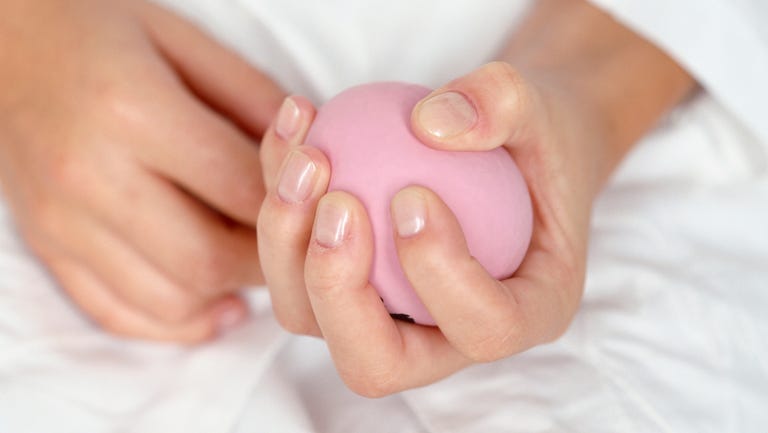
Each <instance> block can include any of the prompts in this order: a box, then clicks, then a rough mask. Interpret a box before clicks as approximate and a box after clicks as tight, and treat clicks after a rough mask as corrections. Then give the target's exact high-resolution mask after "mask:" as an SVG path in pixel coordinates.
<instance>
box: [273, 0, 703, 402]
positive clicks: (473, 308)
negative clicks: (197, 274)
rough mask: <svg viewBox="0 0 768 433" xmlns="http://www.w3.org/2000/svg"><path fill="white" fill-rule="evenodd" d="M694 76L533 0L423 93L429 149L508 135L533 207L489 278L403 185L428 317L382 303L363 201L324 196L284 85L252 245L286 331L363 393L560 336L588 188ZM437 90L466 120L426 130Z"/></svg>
mask: <svg viewBox="0 0 768 433" xmlns="http://www.w3.org/2000/svg"><path fill="white" fill-rule="evenodd" d="M695 87H696V84H695V82H694V80H693V79H692V78H691V77H690V76H689V75H688V74H687V73H686V72H685V71H684V70H683V69H682V68H681V67H680V66H678V65H677V64H676V63H675V62H674V61H673V60H671V59H670V58H669V57H668V56H666V55H665V54H664V53H663V52H662V51H660V50H659V49H657V48H656V47H654V46H652V45H651V44H649V43H648V42H647V41H645V40H643V39H642V38H641V37H639V36H637V35H636V34H634V33H632V32H631V31H630V30H628V29H627V28H625V27H623V26H622V25H620V24H618V23H617V22H615V21H614V20H613V19H611V17H609V16H607V15H606V14H604V13H602V12H601V11H599V10H597V9H595V8H594V7H592V6H591V5H589V4H587V3H585V2H582V1H578V0H540V1H538V2H537V3H536V4H535V6H534V7H533V8H532V9H531V10H530V12H529V14H528V16H527V18H526V20H525V21H524V22H523V24H522V25H521V26H520V27H519V28H518V30H517V31H516V32H515V33H514V34H513V35H512V36H511V38H510V42H509V45H508V47H507V48H506V49H505V50H504V52H503V53H502V55H501V56H500V61H498V62H493V63H490V64H487V65H484V66H482V67H481V68H479V69H477V70H475V71H474V72H472V73H470V74H468V75H466V76H464V77H460V78H458V79H456V80H454V81H451V82H450V83H447V84H446V85H444V86H443V87H441V88H439V89H437V90H435V91H434V92H433V93H432V94H431V95H430V96H428V97H427V98H425V99H424V100H423V101H422V102H420V103H419V104H418V105H417V106H416V107H415V108H414V112H413V115H412V118H411V123H412V125H411V126H412V129H413V131H414V133H415V134H417V136H418V137H419V138H420V139H421V140H422V141H423V142H424V143H425V144H426V145H428V146H432V147H435V148H438V149H451V150H482V149H492V148H496V147H499V146H503V147H504V148H506V149H507V150H508V151H509V152H510V154H511V155H512V156H513V157H514V159H515V160H516V161H517V163H518V166H519V167H520V169H521V171H522V173H523V175H524V177H525V178H526V181H527V182H528V185H529V189H530V193H531V197H532V200H533V204H534V233H533V239H532V243H531V247H530V249H529V251H528V253H527V256H526V258H525V260H524V262H523V264H522V265H521V267H520V268H519V270H518V271H517V272H516V273H515V275H514V276H513V277H512V278H510V279H507V280H504V281H496V280H494V279H493V278H491V277H490V276H489V275H488V274H487V272H486V271H485V270H484V269H483V268H482V266H480V265H479V264H478V263H477V262H476V261H475V260H474V259H473V258H472V257H471V255H470V254H469V252H468V250H467V247H466V242H465V240H464V237H463V235H462V232H461V229H460V227H459V226H458V224H457V222H456V220H455V218H454V216H453V215H452V213H451V212H450V210H449V209H448V208H447V207H446V206H445V204H444V203H443V202H442V201H441V200H440V198H439V197H438V196H436V195H435V194H434V193H432V192H431V191H429V190H427V189H425V188H422V187H419V186H411V187H408V188H405V189H404V190H402V191H401V192H399V193H398V194H397V195H396V196H395V197H394V199H393V204H392V206H393V218H395V221H397V215H398V214H401V213H402V211H403V210H404V209H405V210H410V211H412V210H413V209H414V208H415V207H420V208H421V209H422V210H423V211H424V212H423V214H424V227H423V229H422V230H421V231H419V232H417V233H415V234H412V233H411V234H408V235H407V236H400V235H399V234H398V233H397V232H396V233H393V236H394V237H395V239H396V244H397V248H398V254H399V258H400V262H401V264H402V266H403V269H404V270H405V273H406V275H407V276H408V278H409V280H410V281H411V283H412V285H413V287H414V288H415V290H416V292H417V293H418V295H419V296H420V297H421V299H422V301H423V302H424V304H425V305H426V306H427V308H428V310H429V311H430V313H431V314H432V316H433V317H434V318H435V320H436V322H437V324H438V327H437V328H433V327H424V326H418V325H413V324H408V323H404V322H401V321H395V320H392V319H391V318H390V316H389V315H388V313H387V312H386V311H385V309H384V307H383V305H382V303H381V302H380V300H379V298H378V295H377V294H376V291H375V289H374V288H373V287H372V286H371V285H370V283H369V282H368V269H369V267H370V263H371V255H372V253H371V252H372V239H371V229H370V223H369V220H368V217H367V215H366V212H365V209H364V208H363V206H362V205H361V204H360V202H359V201H358V200H357V199H356V198H355V197H353V196H351V195H349V194H346V193H343V192H331V193H326V188H327V184H328V178H329V175H330V167H329V164H328V161H327V159H326V158H325V156H324V155H323V154H322V153H321V152H319V151H318V150H316V149H312V148H307V147H305V146H302V142H303V140H304V137H305V135H306V131H307V129H308V127H309V125H310V124H311V121H312V119H313V116H314V113H315V111H314V108H313V107H312V106H311V104H309V103H308V102H307V101H306V100H305V99H303V98H300V97H291V99H290V102H287V103H286V106H290V107H294V106H295V109H294V110H286V111H295V112H298V114H296V115H295V117H296V118H298V119H299V121H298V125H299V126H297V127H296V128H294V129H293V130H291V131H290V133H289V134H285V133H284V132H285V131H282V132H283V133H277V132H276V131H275V128H271V129H270V130H268V131H267V133H266V135H265V139H264V142H263V149H264V151H263V153H262V159H263V164H264V175H265V181H266V184H267V187H268V193H267V197H266V199H265V202H264V205H263V207H262V209H261V213H260V216H259V223H258V234H259V250H260V254H261V257H262V263H263V271H264V275H265V277H266V279H267V283H268V285H269V289H270V291H271V294H272V298H273V302H274V310H275V314H276V316H277V318H278V320H279V321H280V322H281V323H282V324H283V326H284V327H285V328H287V329H288V330H289V331H292V332H295V333H300V334H307V335H315V336H321V337H322V338H324V339H325V341H326V342H327V344H328V347H329V349H330V352H331V354H332V356H333V360H334V363H335V365H336V368H337V369H338V371H339V374H340V376H341V377H342V379H343V380H344V381H345V383H346V384H347V385H348V386H349V387H350V388H351V389H352V390H353V391H355V392H357V393H359V394H362V395H365V396H369V397H378V396H383V395H387V394H390V393H394V392H398V391H401V390H405V389H409V388H413V387H418V386H422V385H426V384H429V383H431V382H434V381H436V380H439V379H441V378H443V377H446V376H448V375H450V374H452V373H454V372H456V371H458V370H460V369H462V368H464V367H467V366H469V365H472V364H474V363H481V362H489V361H493V360H497V359H500V358H504V357H508V356H511V355H513V354H516V353H519V352H521V351H524V350H526V349H529V348H531V347H534V346H536V345H540V344H544V343H547V342H551V341H553V340H555V339H557V338H558V337H559V336H560V335H562V333H563V332H565V330H566V329H567V327H568V325H569V324H570V322H571V320H572V318H573V316H574V314H575V312H576V310H577V308H578V305H579V302H580V299H581V296H582V291H583V287H584V274H585V267H586V250H587V240H588V234H589V224H590V213H591V208H592V203H593V201H594V199H595V197H596V195H597V194H598V193H599V191H600V189H601V188H602V187H603V185H604V184H605V182H606V181H607V179H608V178H609V177H610V175H611V173H612V171H613V170H614V169H615V167H616V166H617V165H618V164H619V162H620V161H621V160H622V158H623V157H624V156H625V155H626V154H627V152H628V151H629V150H630V149H631V148H632V145H633V144H634V143H635V142H636V141H637V140H638V139H639V138H640V137H641V136H642V135H643V134H644V133H645V132H646V131H648V130H649V129H651V128H652V127H653V126H654V124H655V123H656V122H657V121H658V119H660V118H661V117H663V116H664V114H665V113H666V112H667V111H668V110H670V109H671V108H672V107H674V106H675V105H676V104H678V103H679V102H680V101H681V100H682V99H684V98H685V97H686V95H688V94H689V93H690V92H692V91H693V90H694V89H695ZM447 92H455V93H457V94H459V95H462V96H463V97H464V98H466V100H467V101H468V102H469V104H470V106H472V107H473V108H474V110H475V116H476V117H475V120H474V122H472V123H471V125H469V126H468V127H467V128H464V129H463V130H461V131H458V132H455V131H454V133H451V134H438V135H439V136H438V135H434V134H432V133H430V131H434V128H431V127H430V125H429V124H425V119H427V118H428V116H426V115H425V114H424V113H425V111H424V110H425V107H426V106H427V105H426V104H427V101H428V100H430V98H432V97H435V96H439V95H444V94H446V93H447ZM278 123H279V122H278ZM278 129H280V128H278ZM457 129H461V128H457ZM289 152H290V154H291V155H293V156H294V157H295V155H296V153H297V152H298V153H300V154H301V155H304V157H305V158H307V159H308V160H309V161H311V162H310V165H311V167H313V171H312V170H310V172H311V173H312V175H311V176H308V179H309V180H308V182H309V191H310V194H309V195H308V196H307V197H306V198H305V199H304V200H300V201H291V200H286V199H285V198H284V197H282V196H281V194H280V193H279V191H280V185H281V182H285V181H286V180H285V179H286V178H285V173H284V168H283V169H281V168H280V161H282V160H283V158H284V157H285V155H286V154H289ZM409 206H410V208H408V207H409ZM329 209H331V210H332V211H333V212H335V213H336V214H345V215H346V218H347V219H346V224H345V225H343V230H342V233H343V236H342V239H341V242H340V243H339V244H337V245H330V246H329V243H328V242H327V238H326V237H324V236H323V233H324V229H323V226H324V224H326V223H327V222H328V215H329Z"/></svg>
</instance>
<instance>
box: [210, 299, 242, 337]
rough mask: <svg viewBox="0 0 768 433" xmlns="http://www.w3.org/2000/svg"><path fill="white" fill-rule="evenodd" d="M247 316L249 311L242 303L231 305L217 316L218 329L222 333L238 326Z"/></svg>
mask: <svg viewBox="0 0 768 433" xmlns="http://www.w3.org/2000/svg"><path fill="white" fill-rule="evenodd" d="M247 317H248V312H247V311H246V310H245V309H244V308H243V307H242V306H241V305H229V306H227V307H225V308H223V309H222V310H221V311H220V312H219V314H218V316H216V329H217V331H218V332H220V333H222V332H226V331H229V330H231V329H234V328H237V327H238V326H240V325H241V324H243V322H245V319H246V318H247Z"/></svg>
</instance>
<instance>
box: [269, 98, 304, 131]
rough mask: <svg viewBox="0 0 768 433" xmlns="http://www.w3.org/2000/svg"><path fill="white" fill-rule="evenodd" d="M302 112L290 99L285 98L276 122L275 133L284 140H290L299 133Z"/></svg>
mask: <svg viewBox="0 0 768 433" xmlns="http://www.w3.org/2000/svg"><path fill="white" fill-rule="evenodd" d="M300 120H301V111H300V110H299V106H298V105H296V102H294V101H293V99H291V98H290V97H288V98H285V101H283V105H282V106H280V111H279V112H278V113H277V120H276V121H275V132H276V133H277V135H278V136H280V138H282V139H283V140H290V139H291V138H293V136H294V135H295V134H296V132H298V131H299V123H300Z"/></svg>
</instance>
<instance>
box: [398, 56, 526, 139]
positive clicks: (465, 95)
mask: <svg viewBox="0 0 768 433" xmlns="http://www.w3.org/2000/svg"><path fill="white" fill-rule="evenodd" d="M536 107H537V105H536V98H535V92H534V91H533V88H532V87H531V86H530V85H529V84H528V83H527V82H526V81H525V80H524V79H523V78H522V77H521V76H520V74H519V73H518V72H517V70H515V69H514V68H513V67H512V66H510V65H509V64H508V63H504V62H493V63H488V64H486V65H484V66H482V67H480V68H479V69H477V70H475V71H473V72H471V73H470V74H468V75H465V76H463V77H461V78H458V79H456V80H453V81H451V82H450V83H448V84H446V85H445V86H443V87H441V88H439V89H437V90H435V91H434V92H432V93H430V94H429V95H427V97H426V98H424V99H422V100H421V101H420V102H419V103H418V104H416V106H415V107H414V109H413V112H412V113H411V128H412V130H413V132H414V134H415V135H416V136H417V137H418V138H419V139H420V140H421V141H422V142H424V143H425V144H427V145H428V146H431V147H434V148H437V149H443V150H469V151H478V150H489V149H493V148H496V147H499V146H502V145H505V144H513V145H514V144H515V143H518V142H519V141H520V140H521V139H522V138H523V137H525V136H528V135H529V131H530V129H531V128H532V125H531V123H532V122H533V121H534V119H536V116H535V114H534V113H535V111H534V110H536Z"/></svg>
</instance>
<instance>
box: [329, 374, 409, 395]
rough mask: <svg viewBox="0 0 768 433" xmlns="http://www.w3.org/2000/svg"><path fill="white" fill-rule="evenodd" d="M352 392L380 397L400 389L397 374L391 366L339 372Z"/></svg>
mask: <svg viewBox="0 0 768 433" xmlns="http://www.w3.org/2000/svg"><path fill="white" fill-rule="evenodd" d="M340 376H341V378H342V381H343V382H344V383H345V384H346V385H347V387H348V388H349V389H350V390H352V392H354V393H356V394H358V395H361V396H363V397H367V398H381V397H386V396H388V395H390V394H394V393H396V392H398V391H400V386H399V380H398V378H399V377H400V375H399V374H397V372H396V370H395V369H394V368H392V367H384V368H382V369H379V370H373V371H367V372H364V373H362V374H361V373H360V372H347V373H340Z"/></svg>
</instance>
